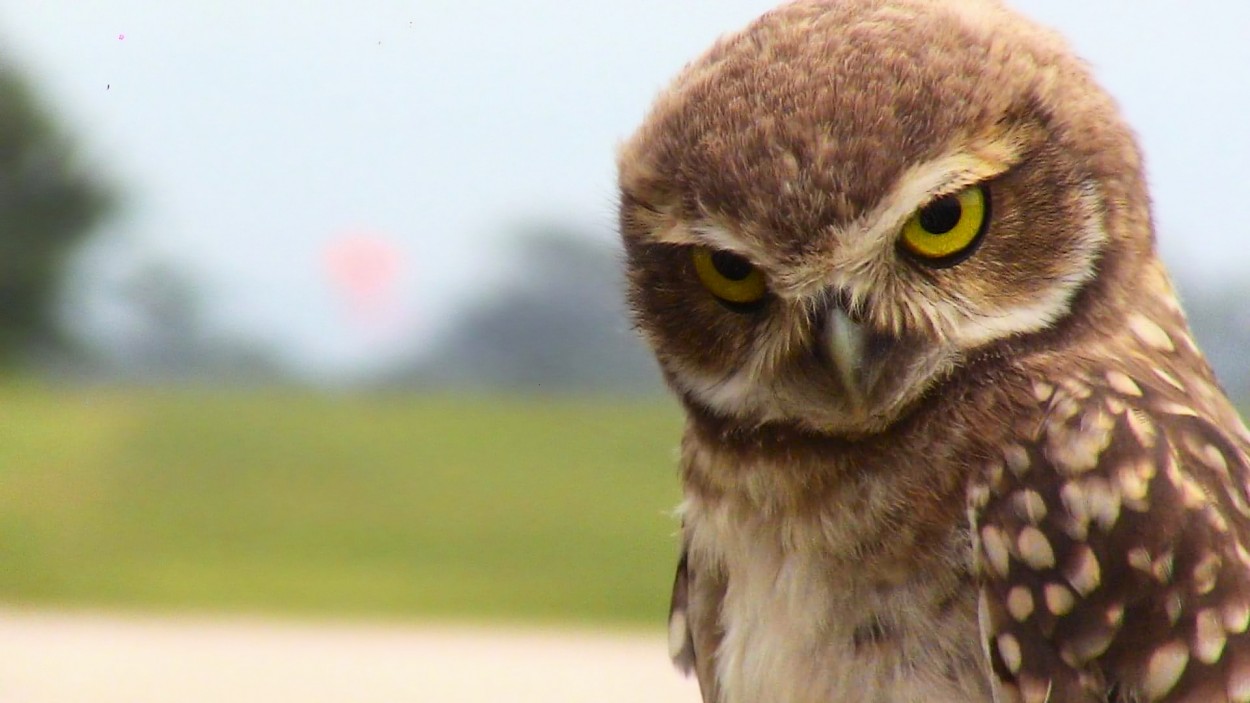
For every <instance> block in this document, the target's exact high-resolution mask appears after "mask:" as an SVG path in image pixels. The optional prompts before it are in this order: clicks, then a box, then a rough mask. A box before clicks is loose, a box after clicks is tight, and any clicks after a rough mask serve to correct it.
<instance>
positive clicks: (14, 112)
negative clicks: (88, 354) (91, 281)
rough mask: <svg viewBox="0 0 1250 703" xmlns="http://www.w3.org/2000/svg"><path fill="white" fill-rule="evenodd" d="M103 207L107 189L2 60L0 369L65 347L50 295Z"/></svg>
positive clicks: (57, 286)
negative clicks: (38, 352) (40, 352)
mask: <svg viewBox="0 0 1250 703" xmlns="http://www.w3.org/2000/svg"><path fill="white" fill-rule="evenodd" d="M108 204H109V198H108V194H107V190H106V189H105V187H104V186H103V185H102V184H101V183H100V182H99V181H97V180H96V179H95V178H94V177H92V176H91V175H89V174H87V173H86V172H85V171H84V170H83V169H82V167H81V165H80V164H79V163H78V162H77V161H76V159H75V154H74V148H73V145H72V143H71V141H70V140H69V139H68V138H67V137H66V136H65V135H64V134H63V133H62V132H61V131H60V129H59V128H58V126H57V125H56V124H55V121H54V119H53V116H52V115H51V114H50V113H49V112H48V111H47V110H46V109H45V108H44V107H43V106H42V105H40V104H39V101H38V100H37V99H36V96H35V94H34V91H33V90H32V89H31V87H30V86H29V85H28V84H27V83H26V82H25V81H24V80H23V78H22V77H21V76H20V75H19V74H18V72H17V71H16V70H15V69H14V67H13V64H12V62H11V61H8V60H6V59H5V58H4V57H3V56H0V365H6V366H7V365H10V364H12V363H13V362H14V361H15V360H17V359H18V358H19V357H20V355H22V354H24V353H32V352H33V351H34V350H37V349H45V348H59V347H64V346H66V344H67V339H66V337H65V335H64V334H63V331H62V330H61V329H60V328H59V327H58V325H57V318H56V314H55V306H56V296H57V293H58V291H59V286H60V283H61V282H62V279H63V276H64V275H65V274H66V271H67V266H66V264H67V260H68V257H69V255H70V254H71V253H72V252H73V251H74V249H75V247H76V246H77V245H78V244H79V243H81V242H82V241H83V239H84V238H85V237H86V235H87V234H88V233H89V232H90V230H91V227H92V226H93V225H95V224H96V223H97V222H99V220H100V218H101V217H102V216H103V215H104V214H105V212H106V210H107V207H108Z"/></svg>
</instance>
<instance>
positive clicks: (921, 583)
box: [620, 0, 1250, 703]
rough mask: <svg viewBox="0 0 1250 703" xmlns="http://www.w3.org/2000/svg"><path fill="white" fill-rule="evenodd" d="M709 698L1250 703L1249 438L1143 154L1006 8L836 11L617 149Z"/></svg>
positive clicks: (712, 59)
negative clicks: (676, 427) (678, 444)
mask: <svg viewBox="0 0 1250 703" xmlns="http://www.w3.org/2000/svg"><path fill="white" fill-rule="evenodd" d="M620 187H621V201H620V218H621V229H622V234H623V238H624V242H625V247H626V250H627V256H628V273H629V296H630V299H631V301H632V305H633V308H634V310H635V311H636V318H637V324H638V326H639V327H640V329H641V330H642V332H643V333H644V335H645V336H646V338H647V339H648V341H649V342H650V344H651V345H652V346H653V348H654V349H655V353H656V355H657V357H658V359H659V362H660V365H661V367H662V369H663V372H664V375H665V377H666V378H667V380H668V383H669V384H670V386H671V387H672V389H673V390H674V392H675V393H676V394H677V396H678V397H679V398H680V400H681V402H682V404H683V405H684V407H685V410H686V414H687V424H686V431H685V436H684V440H683V442H682V457H681V477H682V482H683V487H684V492H685V501H684V504H683V508H682V520H683V529H682V538H683V547H684V555H683V557H682V559H681V562H680V565H679V567H678V574H677V579H676V583H675V588H674V594H673V610H672V615H671V619H670V626H671V634H672V644H673V650H674V651H673V655H674V657H675V659H676V661H677V662H678V664H679V665H680V666H682V667H685V668H693V669H694V671H696V672H697V675H698V679H699V682H700V685H701V689H702V691H703V697H704V699H705V700H706V701H716V702H718V703H798V702H803V703H809V702H810V703H815V702H822V703H823V702H834V701H863V702H868V701H872V702H878V703H886V702H889V703H897V702H904V701H924V702H926V703H944V702H949V703H954V702H960V703H964V702H967V701H991V700H993V701H1017V700H1022V701H1027V702H1029V703H1040V702H1042V701H1054V702H1067V701H1122V702H1128V701H1227V700H1236V701H1250V635H1248V634H1247V624H1248V622H1250V552H1248V551H1247V545H1248V544H1250V495H1248V494H1247V478H1248V477H1250V473H1248V470H1247V464H1248V459H1247V452H1248V451H1250V435H1248V434H1247V432H1246V429H1245V428H1244V426H1243V425H1242V422H1241V419H1240V418H1239V417H1238V415H1237V412H1236V411H1235V410H1234V408H1233V407H1232V406H1231V405H1230V403H1229V401H1228V400H1227V399H1226V398H1225V396H1224V395H1223V393H1222V392H1221V391H1220V389H1219V387H1218V386H1217V385H1216V382H1215V380H1214V378H1213V377H1212V374H1211V371H1210V369H1209V367H1208V366H1207V364H1206V362H1205V361H1204V360H1203V357H1202V355H1201V353H1200V352H1199V351H1198V349H1197V348H1196V347H1195V346H1194V342H1193V339H1192V338H1191V336H1190V333H1189V331H1188V329H1187V326H1186V322H1185V318H1184V315H1183V314H1182V312H1181V309H1180V307H1179V306H1178V304H1177V301H1176V297H1175V294H1174V293H1173V289H1172V286H1171V284H1170V282H1169V280H1168V276H1167V274H1166V273H1165V272H1164V269H1163V266H1162V265H1161V264H1160V262H1159V259H1158V258H1157V256H1156V254H1155V248H1154V234H1153V231H1152V224H1151V214H1150V204H1149V198H1148V196H1147V192H1146V184H1145V182H1144V179H1143V175H1142V164H1141V156H1140V153H1139V151H1138V148H1137V146H1136V145H1135V143H1134V139H1133V137H1132V135H1131V133H1130V131H1129V130H1128V128H1126V126H1125V125H1124V123H1123V122H1122V121H1121V118H1120V116H1119V115H1118V113H1117V110H1116V107H1115V106H1114V105H1113V103H1112V101H1111V99H1110V98H1108V96H1107V95H1106V94H1105V93H1104V92H1103V91H1102V90H1100V89H1099V88H1098V86H1096V85H1095V83H1094V82H1093V80H1092V79H1091V77H1090V75H1089V72H1088V71H1087V69H1086V68H1085V66H1084V65H1083V64H1082V63H1081V62H1080V61H1078V60H1077V59H1075V58H1074V57H1073V56H1072V54H1071V53H1070V52H1069V50H1068V48H1067V47H1066V45H1065V44H1064V43H1063V42H1062V41H1061V40H1060V39H1058V38H1057V37H1056V36H1055V35H1053V34H1052V33H1050V32H1048V31H1045V30H1042V29H1039V28H1038V27H1035V26H1034V25H1032V24H1030V23H1029V22H1027V21H1025V20H1023V19H1022V18H1020V17H1019V16H1017V15H1015V14H1013V13H1012V12H1010V11H1009V10H1007V9H1006V8H1005V7H1003V6H1002V5H1000V4H999V3H998V2H995V1H994V0H949V1H946V2H943V1H940V0H825V1H819V0H803V1H800V2H795V3H793V4H789V5H785V6H783V7H781V8H780V9H778V10H775V11H773V12H771V13H769V14H767V15H765V16H764V17H762V18H760V19H759V20H757V21H756V22H755V23H754V24H752V25H750V26H749V27H748V28H746V29H745V30H743V31H741V32H739V33H737V34H734V35H731V36H728V37H726V38H724V39H722V40H720V41H719V42H717V43H716V45H715V46H713V47H712V49H711V50H710V51H708V52H707V53H706V54H705V55H704V56H703V57H701V58H699V59H698V60H696V61H695V62H693V63H692V64H690V65H689V66H687V67H686V68H685V69H684V70H683V72H682V73H681V75H680V76H679V77H678V78H677V79H676V81H675V82H674V83H673V85H672V86H671V87H670V88H669V89H668V90H667V91H665V92H664V93H663V94H662V95H661V96H660V98H659V99H658V101H657V102H656V104H655V106H654V108H653V111H652V113H651V114H650V116H649V117H648V118H647V120H646V122H645V124H643V126H642V127H641V128H640V129H639V130H638V132H637V133H636V134H635V135H634V136H633V137H632V138H631V139H630V140H628V142H627V143H626V144H625V145H624V147H623V148H622V150H621V154H620Z"/></svg>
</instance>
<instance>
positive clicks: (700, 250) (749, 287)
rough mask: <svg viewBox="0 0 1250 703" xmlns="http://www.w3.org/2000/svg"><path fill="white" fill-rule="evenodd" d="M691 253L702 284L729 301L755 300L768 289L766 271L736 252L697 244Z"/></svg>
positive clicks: (717, 295) (744, 301)
mask: <svg viewBox="0 0 1250 703" xmlns="http://www.w3.org/2000/svg"><path fill="white" fill-rule="evenodd" d="M691 256H692V257H693V258H694V271H695V273H696V274H698V276H699V281H700V282H701V283H703V287H704V288H707V289H708V291H709V292H711V294H712V295H714V296H716V297H717V298H720V299H721V300H724V301H725V302H727V303H737V304H739V305H745V304H748V303H754V302H757V301H759V300H760V299H761V298H763V297H764V295H765V294H766V293H767V292H768V284H767V283H766V282H765V281H764V274H763V272H761V271H760V270H759V269H757V268H755V267H754V266H752V265H751V262H750V261H747V260H746V259H744V258H742V257H741V256H738V255H737V254H734V253H732V252H728V251H721V250H716V251H713V250H711V249H708V248H707V247H694V248H693V249H692V250H691Z"/></svg>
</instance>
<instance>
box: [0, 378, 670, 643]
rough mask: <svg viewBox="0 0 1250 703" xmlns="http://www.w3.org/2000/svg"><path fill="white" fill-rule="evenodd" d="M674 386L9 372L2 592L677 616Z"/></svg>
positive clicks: (392, 609) (389, 610)
mask: <svg viewBox="0 0 1250 703" xmlns="http://www.w3.org/2000/svg"><path fill="white" fill-rule="evenodd" d="M679 432H680V421H679V414H678V412H677V410H676V408H675V407H673V406H672V405H670V404H667V403H666V402H665V401H662V400H654V401H627V402H614V401H613V402H610V401H606V400H605V401H593V400H571V399H541V400H540V399H530V400H524V399H501V398H480V399H465V398H456V397H404V396H394V397H358V396H333V395H319V394H315V393H305V392H297V391H289V392H286V391H282V392H279V391H265V392H261V391H255V392H247V391H221V392H206V391H202V390H201V391H196V390H183V391H146V390H116V389H109V390H100V389H97V390H81V389H75V390H69V389H48V388H39V387H33V386H29V385H21V384H16V385H14V384H6V385H4V386H0V601H2V602H5V603H9V604H37V605H55V606H71V607H76V606H91V607H96V606H104V607H124V608H141V609H158V610H171V609H176V610H181V609H194V610H210V611H242V612H262V613H276V614H314V615H320V616H325V615H328V616H335V617H337V616H369V617H373V616H385V617H412V618H431V617H433V618H440V619H441V618H467V619H471V620H487V619H492V620H495V619H506V620H529V621H553V622H559V621H563V622H595V623H638V624H647V623H650V624H654V625H656V626H659V625H660V623H662V621H663V619H664V616H665V611H666V608H667V598H668V588H669V586H670V583H671V581H670V579H671V576H672V568H673V563H674V562H673V559H674V551H675V543H674V539H673V534H674V532H675V530H676V523H675V521H674V520H673V519H672V518H671V516H670V515H669V511H670V510H671V509H672V508H673V507H674V505H675V504H676V501H677V480H676V477H675V470H674V457H675V448H676V445H677V441H678V436H679Z"/></svg>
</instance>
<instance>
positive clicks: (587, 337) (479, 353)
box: [388, 224, 659, 392]
mask: <svg viewBox="0 0 1250 703" xmlns="http://www.w3.org/2000/svg"><path fill="white" fill-rule="evenodd" d="M519 234H520V236H519V237H518V239H517V243H516V245H515V246H516V255H515V256H513V257H511V260H512V261H514V262H515V265H514V266H513V268H512V270H511V272H510V273H511V277H510V279H509V280H507V281H506V282H505V283H504V285H502V286H500V287H498V288H497V289H496V290H495V291H493V292H492V294H491V295H490V297H487V298H483V299H482V300H480V301H479V302H477V303H476V304H473V305H470V306H469V309H468V310H467V311H466V312H465V313H464V314H463V315H462V316H461V317H460V318H459V320H458V322H457V324H456V325H455V327H453V328H452V329H451V330H450V332H449V334H448V335H446V336H445V337H444V339H443V340H442V342H441V343H440V344H438V345H436V347H435V348H434V350H433V352H432V353H431V354H429V355H428V356H426V357H424V359H423V360H422V361H421V362H420V363H419V364H418V365H417V366H416V368H415V369H409V370H407V371H406V372H405V373H403V374H400V377H399V378H398V379H395V378H392V379H388V381H395V380H400V381H406V382H407V383H408V385H411V384H413V383H419V384H433V385H444V386H457V387H492V388H507V389H520V390H553V391H559V390H589V389H604V390H617V391H621V390H626V391H643V392H646V391H654V390H657V389H658V388H659V382H658V379H659V374H658V373H657V371H656V367H655V363H654V362H653V361H652V359H651V355H650V353H649V352H647V351H646V349H645V347H644V346H643V344H642V341H641V340H640V339H639V338H638V336H637V334H636V333H635V332H634V330H633V329H632V328H631V325H630V322H629V320H628V316H627V315H626V312H625V307H624V302H623V300H622V291H623V290H624V282H623V280H622V278H621V266H620V262H619V261H618V259H617V256H616V254H615V252H614V251H613V250H611V249H608V248H607V247H604V246H601V245H597V244H595V243H594V242H593V241H592V240H591V239H590V238H589V237H587V236H585V234H584V233H581V232H577V231H575V230H574V229H572V228H570V227H568V226H564V225H559V224H556V225H540V226H530V227H526V228H524V229H522V230H521V232H520V233H519Z"/></svg>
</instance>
